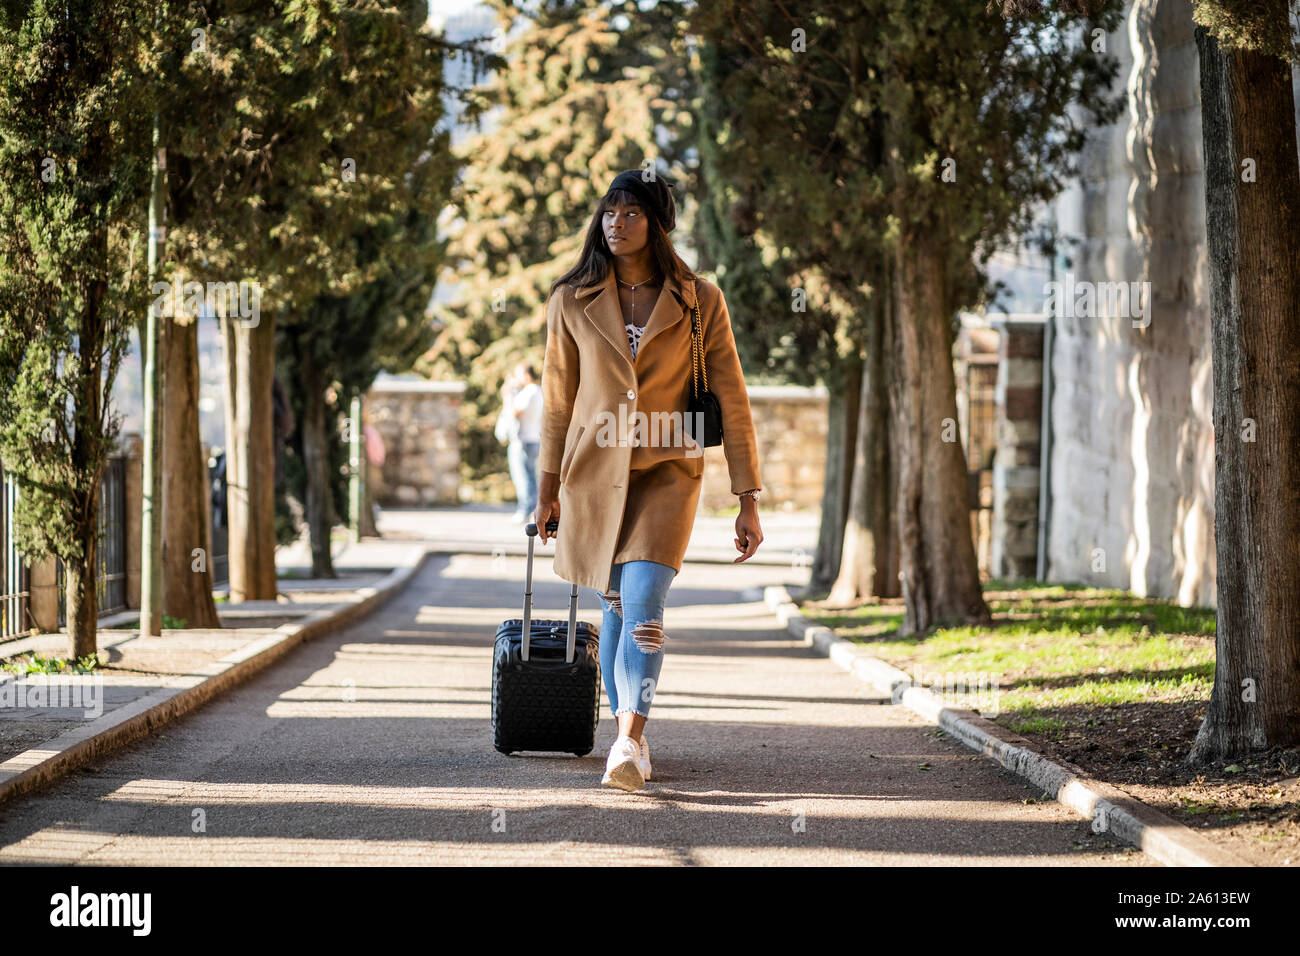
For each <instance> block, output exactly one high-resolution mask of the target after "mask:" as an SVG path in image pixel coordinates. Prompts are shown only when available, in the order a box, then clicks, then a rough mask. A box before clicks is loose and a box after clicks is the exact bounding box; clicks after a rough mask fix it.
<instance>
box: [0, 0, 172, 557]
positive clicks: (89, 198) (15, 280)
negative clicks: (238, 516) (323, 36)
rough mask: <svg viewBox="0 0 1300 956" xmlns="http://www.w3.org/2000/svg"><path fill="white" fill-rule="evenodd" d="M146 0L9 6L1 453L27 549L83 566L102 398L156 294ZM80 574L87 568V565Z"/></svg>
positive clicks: (109, 442) (107, 414) (2, 71)
mask: <svg viewBox="0 0 1300 956" xmlns="http://www.w3.org/2000/svg"><path fill="white" fill-rule="evenodd" d="M149 12H150V7H149V5H147V4H144V3H139V2H106V0H81V2H77V0H68V2H63V0H59V2H57V3H54V2H48V0H39V2H34V3H30V4H24V5H14V4H10V5H8V6H6V7H5V8H4V12H3V15H0V458H3V459H4V463H5V468H6V470H8V471H9V472H10V473H11V474H13V475H14V476H15V478H16V479H17V483H18V488H19V498H18V504H17V508H16V515H15V528H14V533H15V538H16V541H17V545H18V548H19V550H20V551H22V552H23V553H25V554H26V555H27V556H28V557H29V558H39V557H44V556H47V555H50V554H55V555H58V557H59V558H61V559H62V560H63V562H64V563H65V564H66V565H67V566H68V567H69V568H73V567H76V566H78V565H82V564H88V563H89V562H87V561H86V560H85V559H86V557H87V556H86V553H85V541H86V540H87V539H88V537H89V535H91V534H93V533H94V522H95V520H96V509H95V507H94V503H95V500H96V495H97V493H98V485H99V476H100V474H101V471H102V468H103V465H104V462H105V460H106V459H107V457H108V454H109V452H110V451H111V450H112V448H113V445H114V443H115V441H116V439H117V436H118V433H119V431H120V426H121V420H120V416H118V415H117V414H116V413H115V412H114V410H113V409H112V406H111V403H110V401H109V400H108V397H109V395H110V393H111V390H112V386H113V382H114V380H115V378H116V375H117V371H118V368H119V367H120V363H121V360H122V356H123V354H124V353H125V351H126V348H127V345H128V340H129V335H130V330H131V327H132V318H131V317H132V316H133V315H136V314H139V313H140V312H142V311H143V308H144V306H145V303H146V302H147V298H146V295H147V290H145V289H144V288H143V287H141V286H139V285H136V284H135V283H134V282H133V276H132V273H131V270H130V269H129V268H126V266H125V264H126V262H127V261H128V260H129V259H130V258H131V257H132V256H140V255H141V253H142V236H141V233H142V231H143V229H142V225H141V224H142V223H143V222H144V218H145V212H144V210H145V205H144V201H145V190H146V188H147V182H148V162H149V157H148V138H147V136H144V135H141V131H142V129H144V128H145V126H144V124H145V123H146V120H147V109H146V106H147V97H146V96H145V90H144V88H143V86H142V84H141V82H140V80H139V77H138V72H137V70H136V63H135V60H136V59H137V56H138V54H139V52H140V40H139V38H140V36H141V35H142V34H143V33H144V32H147V31H144V30H142V26H143V24H144V23H145V22H146V17H147V16H148V14H149ZM81 573H82V574H83V575H87V576H92V577H93V573H94V572H93V569H92V568H90V567H84V568H82V570H81Z"/></svg>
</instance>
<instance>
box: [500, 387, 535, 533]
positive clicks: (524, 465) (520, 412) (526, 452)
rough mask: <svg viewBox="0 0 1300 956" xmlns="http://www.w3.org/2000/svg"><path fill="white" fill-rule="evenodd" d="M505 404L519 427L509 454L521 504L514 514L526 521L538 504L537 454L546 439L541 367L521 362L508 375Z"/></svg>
mask: <svg viewBox="0 0 1300 956" xmlns="http://www.w3.org/2000/svg"><path fill="white" fill-rule="evenodd" d="M504 395H505V405H506V408H507V409H509V411H510V414H511V415H512V416H513V417H514V419H515V422H516V425H517V427H516V428H515V429H512V430H511V435H510V444H509V446H508V447H507V456H508V458H509V460H510V478H511V480H512V481H513V482H514V485H515V496H516V498H517V499H518V500H519V508H518V509H517V510H516V511H515V513H514V514H513V515H512V516H511V520H512V521H514V522H515V523H516V524H523V523H524V522H526V521H528V519H529V518H530V517H532V514H533V511H534V510H535V509H536V508H537V455H538V452H539V451H540V450H541V442H542V390H541V387H540V386H539V385H538V384H537V370H536V369H535V368H534V367H533V366H532V365H531V364H530V363H528V362H520V363H519V364H518V365H517V366H515V368H514V369H513V370H512V371H511V373H510V375H509V376H508V377H507V379H506V386H505V391H504Z"/></svg>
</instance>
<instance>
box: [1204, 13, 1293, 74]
mask: <svg viewBox="0 0 1300 956" xmlns="http://www.w3.org/2000/svg"><path fill="white" fill-rule="evenodd" d="M1294 6H1296V4H1295V3H1294V2H1293V3H1290V4H1288V3H1287V0H1268V2H1264V3H1261V2H1259V0H1192V7H1193V10H1192V19H1194V20H1195V21H1196V22H1197V23H1199V24H1201V25H1203V26H1204V27H1206V28H1207V29H1208V30H1209V31H1210V35H1211V36H1213V37H1214V38H1215V39H1216V40H1218V41H1219V45H1220V46H1221V47H1223V48H1224V49H1226V50H1250V51H1252V52H1255V53H1269V54H1272V55H1273V56H1277V57H1281V58H1282V59H1283V60H1287V61H1290V62H1300V43H1297V42H1296V38H1295V35H1294V32H1293V29H1292V25H1291V16H1290V13H1289V10H1288V8H1289V7H1294Z"/></svg>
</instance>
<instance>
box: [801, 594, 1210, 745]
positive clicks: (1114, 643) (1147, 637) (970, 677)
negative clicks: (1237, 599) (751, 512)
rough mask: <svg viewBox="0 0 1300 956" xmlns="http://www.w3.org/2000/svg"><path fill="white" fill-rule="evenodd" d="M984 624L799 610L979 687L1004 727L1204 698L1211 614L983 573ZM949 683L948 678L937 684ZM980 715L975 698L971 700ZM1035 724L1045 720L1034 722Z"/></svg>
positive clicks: (888, 612) (1050, 728)
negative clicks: (985, 688) (1058, 713)
mask: <svg viewBox="0 0 1300 956" xmlns="http://www.w3.org/2000/svg"><path fill="white" fill-rule="evenodd" d="M984 597H985V600H986V601H987V602H988V605H989V610H990V611H991V612H992V613H993V619H994V622H993V625H992V627H949V628H938V629H936V630H933V631H931V632H930V633H928V634H919V635H912V636H909V637H902V636H900V635H899V634H898V630H899V628H900V626H901V625H902V621H903V609H902V606H901V604H899V603H898V602H897V601H894V602H878V603H872V604H864V605H862V606H860V607H856V608H848V609H845V608H822V607H819V606H818V605H817V603H816V602H810V603H809V604H808V605H806V606H805V607H804V608H803V613H804V614H805V616H807V617H809V618H811V619H813V620H814V621H816V622H817V623H818V624H821V625H823V626H825V627H829V628H832V629H834V630H835V631H836V632H837V633H838V634H839V635H840V636H841V637H844V638H846V639H848V640H853V641H856V642H858V643H862V644H865V645H867V646H869V648H870V650H871V653H872V654H874V655H875V656H877V657H879V658H881V659H882V660H885V661H888V662H889V663H891V664H893V665H894V666H895V667H898V668H899V669H900V670H903V671H906V672H908V673H910V674H913V675H914V676H917V675H919V678H920V681H921V682H922V683H924V684H927V685H933V683H934V678H940V679H941V680H943V678H944V676H945V675H949V676H952V677H955V678H956V679H957V682H959V683H960V682H962V681H961V678H962V677H963V676H964V677H965V678H966V680H965V681H964V683H965V685H967V686H970V685H973V684H974V682H975V680H976V677H977V676H982V677H983V678H984V679H985V681H986V683H987V684H991V686H992V688H993V689H994V691H995V693H996V697H997V701H996V707H997V710H998V711H1000V712H1003V713H1006V714H1009V715H1011V719H1012V720H1014V721H1016V724H1015V725H1011V724H1009V726H1012V729H1014V730H1017V732H1021V733H1024V732H1026V731H1025V730H1024V729H1022V728H1037V727H1040V726H1041V730H1040V731H1038V732H1043V733H1056V732H1059V731H1060V730H1062V729H1063V725H1062V722H1061V721H1060V720H1059V719H1057V718H1050V719H1049V718H1048V717H1046V716H1045V715H1044V714H1043V713H1041V712H1044V711H1052V710H1061V709H1078V708H1088V707H1112V706H1116V705H1122V704H1132V703H1150V702H1155V701H1161V702H1172V701H1196V700H1208V699H1209V694H1210V688H1211V685H1212V683H1213V680H1214V630H1215V612H1214V611H1213V610H1212V609H1207V608H1185V607H1179V606H1178V605H1175V604H1172V603H1170V602H1168V601H1161V600H1155V599H1151V598H1142V597H1137V596H1135V595H1132V594H1129V593H1127V592H1125V591H1118V590H1113V589H1103V588H1088V587H1083V586H1080V585H1060V584H1052V585H1048V584H1043V583H1041V582H1033V581H1030V582H1008V581H1000V580H994V581H990V582H989V583H988V584H987V585H986V586H985V589H984ZM943 682H944V683H948V684H952V683H953V680H944V681H943ZM979 709H981V710H982V711H987V710H988V709H989V708H988V706H987V699H986V706H985V707H982V708H979ZM1035 720H1041V721H1045V722H1044V723H1042V724H1041V725H1038V724H1034V721H1035Z"/></svg>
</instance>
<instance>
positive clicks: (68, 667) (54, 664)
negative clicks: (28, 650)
mask: <svg viewBox="0 0 1300 956" xmlns="http://www.w3.org/2000/svg"><path fill="white" fill-rule="evenodd" d="M99 666H100V661H99V656H98V655H97V654H87V655H85V656H84V657H79V658H76V659H75V660H72V661H69V660H65V659H64V658H62V657H45V656H43V655H41V654H32V655H31V656H29V657H19V658H14V659H12V660H7V661H0V669H3V670H7V671H9V672H10V673H12V674H19V675H27V674H93V673H94V672H95V669H96V668H98V667H99Z"/></svg>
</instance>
